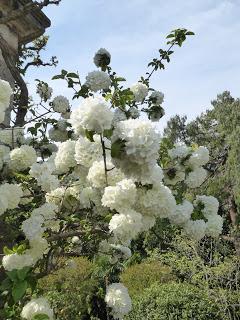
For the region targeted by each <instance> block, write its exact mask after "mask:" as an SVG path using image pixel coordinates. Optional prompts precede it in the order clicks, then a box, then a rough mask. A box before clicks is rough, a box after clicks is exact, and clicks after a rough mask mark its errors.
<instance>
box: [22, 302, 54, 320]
mask: <svg viewBox="0 0 240 320" xmlns="http://www.w3.org/2000/svg"><path fill="white" fill-rule="evenodd" d="M39 314H44V315H47V316H48V318H49V320H53V319H54V315H53V310H52V309H51V307H50V305H49V303H48V301H47V299H45V298H43V297H41V298H37V299H32V300H31V301H30V302H28V303H27V304H26V305H25V306H24V307H23V309H22V312H21V317H22V318H23V319H27V320H32V319H33V318H34V317H35V316H37V315H39Z"/></svg>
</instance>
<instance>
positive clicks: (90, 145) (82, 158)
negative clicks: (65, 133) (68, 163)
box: [75, 135, 102, 168]
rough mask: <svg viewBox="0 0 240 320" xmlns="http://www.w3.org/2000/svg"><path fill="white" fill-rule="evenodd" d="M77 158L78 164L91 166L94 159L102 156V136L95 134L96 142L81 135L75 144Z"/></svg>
mask: <svg viewBox="0 0 240 320" xmlns="http://www.w3.org/2000/svg"><path fill="white" fill-rule="evenodd" d="M75 151H76V153H75V159H76V162H77V164H81V165H82V166H84V167H87V168H89V167H91V166H92V164H93V162H94V161H97V160H100V159H101V158H102V145H101V141H100V137H99V136H98V135H94V142H91V141H90V140H88V139H87V138H84V137H81V136H80V137H79V139H78V140H77V142H76V146H75Z"/></svg>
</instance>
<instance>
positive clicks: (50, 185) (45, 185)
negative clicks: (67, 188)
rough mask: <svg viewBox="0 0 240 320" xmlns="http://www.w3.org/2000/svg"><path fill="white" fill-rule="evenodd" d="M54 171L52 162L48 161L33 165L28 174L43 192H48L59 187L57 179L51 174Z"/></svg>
mask: <svg viewBox="0 0 240 320" xmlns="http://www.w3.org/2000/svg"><path fill="white" fill-rule="evenodd" d="M55 169H56V167H55V164H54V162H53V161H51V160H48V161H46V162H42V163H34V164H33V165H32V166H31V169H30V171H29V174H30V175H31V176H32V177H33V178H35V179H36V180H37V183H38V185H39V186H40V187H41V188H42V190H43V191H46V192H49V191H52V190H54V189H56V188H58V186H59V180H58V178H57V177H56V176H55V175H53V174H52V173H53V172H54V170H55Z"/></svg>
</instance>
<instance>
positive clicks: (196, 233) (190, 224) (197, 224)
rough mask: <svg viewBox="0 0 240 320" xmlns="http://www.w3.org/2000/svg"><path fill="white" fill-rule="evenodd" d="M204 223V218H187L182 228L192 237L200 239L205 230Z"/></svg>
mask: <svg viewBox="0 0 240 320" xmlns="http://www.w3.org/2000/svg"><path fill="white" fill-rule="evenodd" d="M206 227H207V226H206V223H205V222H204V220H195V221H193V220H189V221H187V222H186V223H185V225H184V230H185V232H186V233H187V235H189V236H190V237H191V238H192V239H195V240H197V241H200V240H201V239H202V238H203V237H204V236H205V232H206Z"/></svg>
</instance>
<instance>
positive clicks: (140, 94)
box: [130, 82, 148, 102]
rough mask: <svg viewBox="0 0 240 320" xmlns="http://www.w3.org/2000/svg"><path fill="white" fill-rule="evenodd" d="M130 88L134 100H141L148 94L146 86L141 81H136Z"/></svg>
mask: <svg viewBox="0 0 240 320" xmlns="http://www.w3.org/2000/svg"><path fill="white" fill-rule="evenodd" d="M130 90H131V91H132V93H133V94H134V98H135V101H136V102H142V101H143V100H144V99H145V98H146V96H147V95H148V87H147V86H146V85H145V84H144V83H141V82H137V83H136V84H134V85H133V86H132V87H131V88H130Z"/></svg>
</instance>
